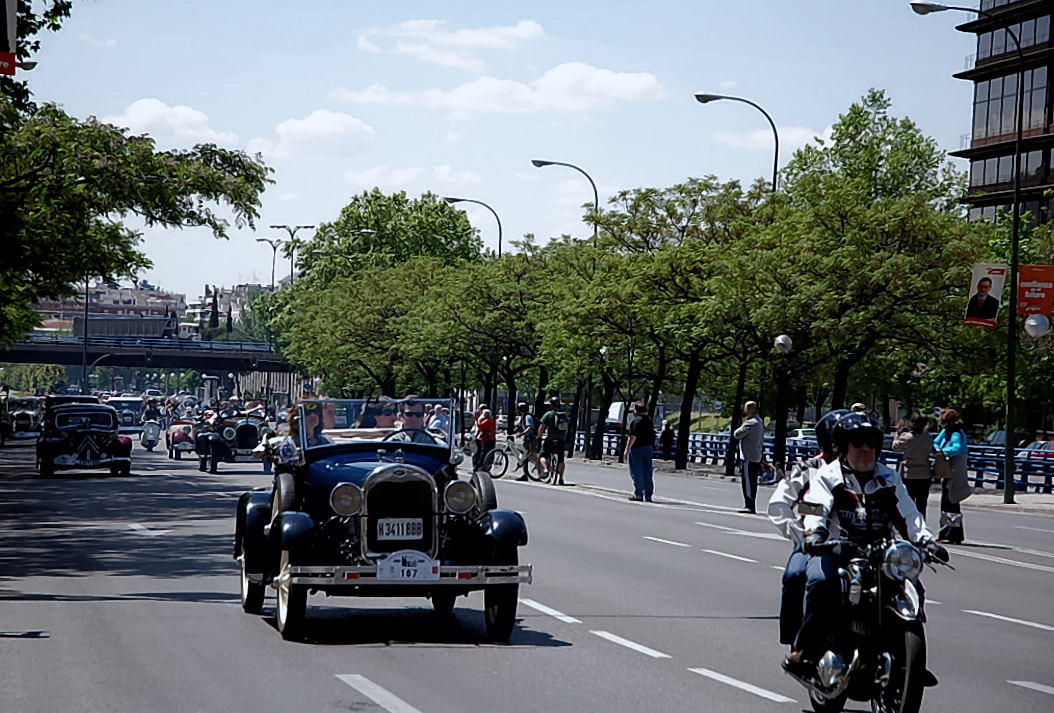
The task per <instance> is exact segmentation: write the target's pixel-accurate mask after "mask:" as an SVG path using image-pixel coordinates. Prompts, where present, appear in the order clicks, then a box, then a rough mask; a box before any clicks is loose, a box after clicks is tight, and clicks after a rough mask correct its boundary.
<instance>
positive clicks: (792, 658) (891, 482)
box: [783, 413, 948, 685]
mask: <svg viewBox="0 0 1054 713" xmlns="http://www.w3.org/2000/svg"><path fill="white" fill-rule="evenodd" d="M831 440H832V442H833V445H834V449H835V455H836V456H837V459H836V460H834V461H832V462H831V463H828V464H827V465H825V466H823V467H821V468H820V469H819V470H817V471H815V472H814V473H813V475H812V477H811V478H810V486H809V490H808V492H807V493H806V495H805V497H804V498H803V500H802V502H801V504H800V505H799V506H798V510H799V512H801V513H803V514H804V515H805V517H804V523H803V525H804V528H805V551H806V553H807V554H809V563H808V565H807V566H806V581H805V610H804V615H803V617H802V623H801V629H799V631H798V635H797V637H796V639H795V642H794V646H793V651H792V652H791V653H790V654H789V655H788V656H787V657H786V659H785V660H784V663H783V667H784V669H786V670H787V671H789V672H791V673H795V674H802V673H808V672H809V671H810V670H811V669H812V668H813V663H812V662H815V661H816V660H817V656H818V654H819V653H821V652H822V650H823V643H824V637H825V634H826V632H827V631H828V630H838V629H839V627H838V625H837V623H836V622H837V618H838V616H839V613H840V607H841V601H842V599H841V596H840V594H841V579H840V577H839V575H838V570H839V568H840V567H843V566H845V561H844V560H845V557H844V556H843V555H842V553H841V552H840V551H838V550H834V551H832V550H823V548H822V547H821V546H822V545H823V543H824V542H825V541H826V540H827V539H828V536H829V534H830V533H834V537H836V538H838V537H842V538H846V539H849V540H856V541H864V542H868V541H874V540H875V539H878V538H880V537H882V536H884V535H887V534H889V533H890V532H891V531H892V530H893V529H895V530H896V531H897V532H899V533H900V534H901V535H902V536H903V537H904V538H906V539H908V540H910V541H911V542H912V543H915V544H916V545H918V546H919V547H922V548H924V549H926V550H929V551H930V553H931V554H932V555H933V556H934V557H935V558H936V559H940V560H941V561H944V562H947V561H948V552H947V550H945V549H944V548H943V547H942V546H941V545H939V544H937V542H936V541H935V539H934V537H933V533H931V532H930V531H929V529H928V528H927V527H926V520H925V519H924V518H923V517H922V515H921V514H920V513H919V511H918V508H916V507H915V501H914V500H912V498H911V496H910V495H909V494H908V491H907V488H906V487H905V486H904V481H903V480H901V478H900V476H899V475H898V474H897V473H896V471H894V470H892V469H891V468H889V467H888V466H886V465H883V464H882V463H879V462H878V459H877V455H878V453H879V452H880V451H881V448H882V440H883V432H882V428H881V427H880V426H879V424H878V421H876V420H875V419H874V418H872V417H871V416H868V415H866V414H862V413H848V414H846V415H844V416H842V417H841V418H839V419H838V421H837V422H836V423H835V425H834V428H833V429H832V433H831ZM914 584H915V588H916V589H917V590H918V595H919V600H920V602H925V596H926V595H925V590H924V589H923V587H922V584H921V582H919V581H918V580H916V581H915V582H914ZM927 685H936V679H935V678H933V677H932V674H931V675H930V680H929V681H927Z"/></svg>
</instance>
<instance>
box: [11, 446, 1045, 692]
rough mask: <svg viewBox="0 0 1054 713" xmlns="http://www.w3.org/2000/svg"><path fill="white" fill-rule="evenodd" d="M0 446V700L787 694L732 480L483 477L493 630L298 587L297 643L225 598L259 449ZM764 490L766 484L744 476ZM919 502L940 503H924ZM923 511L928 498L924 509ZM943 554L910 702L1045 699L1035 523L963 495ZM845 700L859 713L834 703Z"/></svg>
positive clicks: (614, 472)
mask: <svg viewBox="0 0 1054 713" xmlns="http://www.w3.org/2000/svg"><path fill="white" fill-rule="evenodd" d="M31 459H32V448H31V447H27V446H25V445H22V446H15V447H8V448H6V449H3V450H2V451H0V493H3V495H2V499H0V515H2V517H0V600H2V601H0V612H2V614H0V711H3V712H4V713H55V712H56V711H62V712H63V713H76V712H79V711H89V712H94V711H107V712H115V713H120V712H124V711H127V712H129V713H140V712H142V711H152V712H158V713H177V712H178V713H183V712H187V713H190V712H211V711H223V712H224V713H240V712H241V711H247V712H248V711H253V712H256V711H263V710H279V711H284V710H295V711H312V712H315V711H360V710H361V711H389V712H390V713H413V712H414V711H420V712H421V713H465V711H476V710H487V709H496V710H502V711H509V712H515V713H519V712H527V711H531V712H533V711H539V710H547V711H554V712H561V711H606V712H618V711H700V710H704V711H728V712H737V711H743V712H746V711H752V712H753V711H799V710H802V709H807V708H808V700H807V697H806V695H805V694H804V691H803V690H802V689H801V688H800V687H798V686H797V685H796V684H795V683H794V682H793V681H791V680H790V679H789V678H787V677H786V676H785V675H784V674H783V673H782V672H781V671H780V669H779V662H780V660H781V658H782V656H783V654H784V653H785V651H784V649H783V648H782V647H781V646H780V645H779V644H778V641H777V636H776V625H777V622H776V611H777V606H778V602H779V578H780V570H782V565H783V562H784V560H785V558H786V554H787V550H788V547H787V545H786V544H785V543H784V542H783V541H782V540H780V539H779V538H778V536H776V535H775V534H774V532H775V531H774V530H773V528H771V527H770V526H769V524H768V522H767V520H765V519H764V518H762V517H760V516H749V515H741V514H738V513H736V512H735V509H736V508H737V507H738V506H739V504H740V503H739V495H738V486H737V485H736V484H734V483H729V482H721V481H713V480H703V479H699V478H692V477H684V476H680V475H658V476H657V486H656V499H657V502H656V503H654V504H647V503H631V502H627V501H626V491H627V490H628V485H629V479H628V476H627V474H626V471H625V469H624V468H617V467H611V466H597V465H584V464H582V463H580V462H572V463H571V464H570V466H569V470H568V481H569V482H573V483H576V484H577V485H575V486H568V487H562V488H560V487H553V486H546V485H540V484H529V483H517V482H509V481H507V480H502V481H499V482H498V484H497V485H498V488H497V489H498V498H499V503H500V505H501V506H503V507H511V508H514V509H517V510H520V511H521V512H523V513H524V515H525V516H526V518H527V522H528V527H529V529H530V543H529V545H528V546H527V547H526V548H525V549H524V550H523V551H522V554H521V561H529V562H531V563H533V564H534V576H535V582H534V584H533V585H531V586H525V587H522V588H521V590H520V596H521V604H520V610H519V613H520V619H519V622H518V625H517V628H516V630H515V631H514V633H513V636H512V641H511V643H510V644H508V645H490V644H486V643H484V640H485V637H484V634H483V617H482V595H480V594H475V595H472V596H470V597H468V598H463V599H459V600H458V605H457V608H456V610H455V617H454V619H453V620H452V621H450V620H446V621H444V620H442V619H439V618H437V617H436V616H435V615H434V614H433V613H432V611H431V606H430V604H429V603H428V602H426V601H423V600H413V599H406V600H387V599H359V600H354V599H336V598H334V599H329V600H327V599H325V598H324V597H321V596H316V597H312V598H311V600H310V601H309V604H310V605H311V609H310V612H309V627H308V636H309V639H310V641H309V642H307V643H290V642H285V641H283V640H282V639H281V637H280V636H279V635H278V633H277V632H276V631H275V629H274V620H273V601H274V600H273V597H270V596H269V597H268V599H267V602H266V604H265V609H264V615H263V616H250V615H246V614H243V613H242V612H241V609H240V607H239V604H238V579H237V568H236V566H235V562H234V561H233V560H231V558H230V540H231V531H232V529H233V512H234V504H235V499H236V497H237V495H238V494H239V493H240V492H241V491H242V490H244V489H246V488H248V487H254V486H265V485H269V484H270V476H268V475H264V474H263V473H262V472H261V470H260V469H259V467H258V466H255V465H249V464H245V465H227V466H221V471H220V473H219V474H217V475H208V474H204V473H199V472H197V470H196V469H195V467H194V463H193V462H192V461H182V462H178V463H177V462H173V461H170V460H168V459H167V458H166V457H165V455H164V454H163V453H154V454H147V453H145V452H143V451H142V450H141V449H137V451H136V453H135V460H134V463H133V473H134V474H133V476H132V477H130V478H116V479H114V478H110V477H108V476H104V475H103V474H102V472H101V471H100V472H98V473H91V472H86V473H85V474H84V475H76V476H70V477H56V478H53V479H48V480H41V479H39V478H36V477H35V476H34V474H33V472H32V468H31ZM763 496H764V497H767V492H766V493H764V494H763ZM934 505H935V503H934ZM930 515H931V520H935V518H936V515H937V514H936V513H935V512H931V513H930ZM966 525H967V535H968V536H969V537H970V538H971V539H972V541H973V542H974V543H977V544H975V545H974V546H970V547H966V546H962V547H953V548H951V549H952V551H953V561H954V563H955V565H956V566H957V567H958V569H957V571H954V572H952V571H947V570H942V571H940V572H938V573H936V574H933V573H929V574H927V575H926V585H927V589H928V593H929V596H930V597H931V599H932V601H930V602H929V604H928V611H929V616H930V623H929V629H928V637H929V645H930V653H929V656H930V668H931V669H932V670H933V671H934V672H935V673H936V674H937V676H938V677H939V678H940V680H941V685H940V686H939V687H938V688H936V689H930V690H929V691H928V692H927V695H926V700H925V705H924V710H926V711H933V712H946V713H964V712H967V711H985V712H989V711H993V710H1002V711H1015V712H1016V711H1036V712H1037V713H1038V712H1040V711H1043V712H1044V713H1045V712H1047V711H1050V710H1052V709H1054V664H1052V656H1054V606H1052V604H1051V599H1050V592H1051V591H1052V585H1054V518H1051V517H1048V516H1044V515H1030V514H1020V513H1006V512H999V513H996V512H986V511H976V510H972V511H969V512H968V513H967V522H966ZM849 710H857V711H859V710H863V708H861V707H860V704H851V705H850V708H849Z"/></svg>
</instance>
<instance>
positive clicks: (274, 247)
mask: <svg viewBox="0 0 1054 713" xmlns="http://www.w3.org/2000/svg"><path fill="white" fill-rule="evenodd" d="M256 242H258V243H267V244H268V245H270V246H271V292H274V262H275V259H276V258H277V257H278V246H279V245H281V244H282V243H283V242H284V241H282V240H279V239H278V238H257V239H256Z"/></svg>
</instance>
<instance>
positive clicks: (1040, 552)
mask: <svg viewBox="0 0 1054 713" xmlns="http://www.w3.org/2000/svg"><path fill="white" fill-rule="evenodd" d="M1014 549H1015V550H1017V551H1018V552H1020V553H1022V554H1026V555H1035V556H1036V557H1054V552H1045V551H1043V550H1029V549H1025V548H1023V547H1015V548H1014Z"/></svg>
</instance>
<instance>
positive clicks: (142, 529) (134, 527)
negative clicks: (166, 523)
mask: <svg viewBox="0 0 1054 713" xmlns="http://www.w3.org/2000/svg"><path fill="white" fill-rule="evenodd" d="M128 529H129V530H131V531H132V532H136V533H138V534H140V535H146V536H147V537H157V536H158V535H167V534H168V533H170V532H172V530H151V529H150V528H149V527H146V526H145V525H140V524H139V523H138V522H133V523H131V524H130V525H128Z"/></svg>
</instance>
